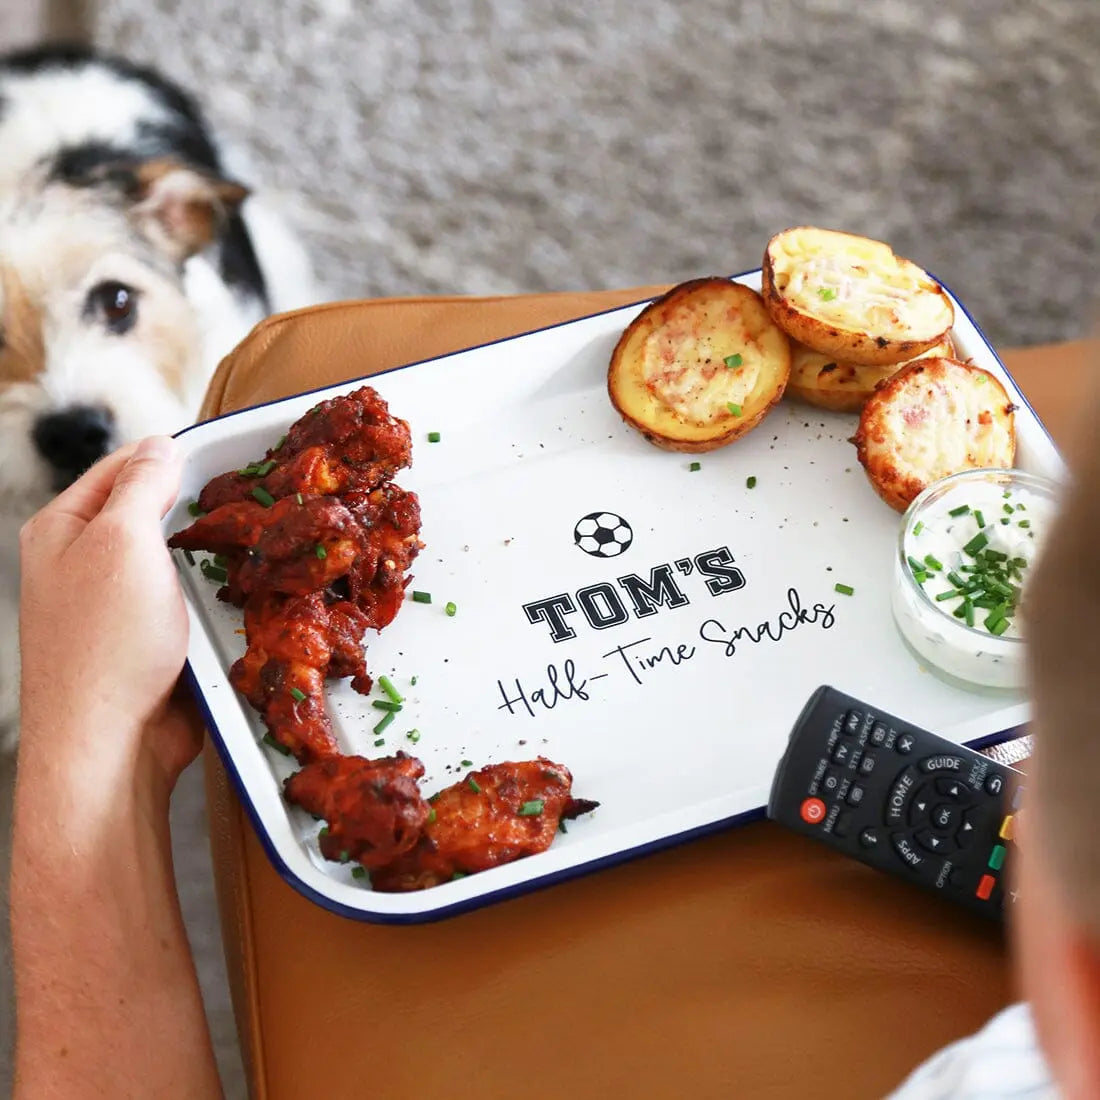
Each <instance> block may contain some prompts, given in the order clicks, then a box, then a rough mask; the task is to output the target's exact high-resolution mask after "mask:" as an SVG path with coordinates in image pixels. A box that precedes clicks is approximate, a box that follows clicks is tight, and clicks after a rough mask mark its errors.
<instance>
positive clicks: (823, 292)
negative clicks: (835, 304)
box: [817, 286, 836, 302]
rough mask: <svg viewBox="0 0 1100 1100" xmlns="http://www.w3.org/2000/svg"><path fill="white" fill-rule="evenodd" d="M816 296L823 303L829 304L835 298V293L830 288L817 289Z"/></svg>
mask: <svg viewBox="0 0 1100 1100" xmlns="http://www.w3.org/2000/svg"><path fill="white" fill-rule="evenodd" d="M817 294H818V297H819V298H820V299H821V300H822V301H823V302H831V301H832V300H833V299H834V298H835V297H836V291H835V290H833V288H832V287H831V286H822V287H818V288H817Z"/></svg>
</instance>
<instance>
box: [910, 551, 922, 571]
mask: <svg viewBox="0 0 1100 1100" xmlns="http://www.w3.org/2000/svg"><path fill="white" fill-rule="evenodd" d="M906 560H907V561H908V562H909V568H910V569H912V570H913V572H914V573H923V572H924V562H922V561H918V560H917V559H916V558H914V557H913V555H912V554H910V555H909V557H908V558H907V559H906Z"/></svg>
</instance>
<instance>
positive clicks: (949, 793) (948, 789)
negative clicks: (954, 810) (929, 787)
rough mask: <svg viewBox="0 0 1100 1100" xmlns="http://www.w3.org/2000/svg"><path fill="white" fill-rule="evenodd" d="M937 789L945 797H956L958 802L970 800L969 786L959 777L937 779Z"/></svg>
mask: <svg viewBox="0 0 1100 1100" xmlns="http://www.w3.org/2000/svg"><path fill="white" fill-rule="evenodd" d="M936 790H937V791H939V792H940V794H942V795H944V796H945V797H947V798H952V799H954V800H955V801H956V802H969V801H970V799H969V798H968V797H967V792H968V790H969V788H968V787H967V785H966V784H965V783H960V782H959V780H957V779H937V780H936Z"/></svg>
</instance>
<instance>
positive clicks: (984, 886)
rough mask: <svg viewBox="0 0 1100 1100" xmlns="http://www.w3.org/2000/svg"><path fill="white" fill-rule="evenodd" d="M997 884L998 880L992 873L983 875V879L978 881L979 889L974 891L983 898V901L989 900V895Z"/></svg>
mask: <svg viewBox="0 0 1100 1100" xmlns="http://www.w3.org/2000/svg"><path fill="white" fill-rule="evenodd" d="M996 885H997V880H996V879H995V878H994V877H993V876H992V875H982V877H981V880H980V881H979V883H978V889H977V890H975V891H974V893H975V894H977V895H978V897H980V898H981V899H982V901H989V895H990V894H992V893H993V887H994V886H996Z"/></svg>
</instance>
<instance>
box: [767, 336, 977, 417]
mask: <svg viewBox="0 0 1100 1100" xmlns="http://www.w3.org/2000/svg"><path fill="white" fill-rule="evenodd" d="M942 358H946V359H953V358H955V345H954V344H953V343H952V341H951V337H950V335H948V336H945V337H944V338H943V339H942V340H941V341H940V342H939V343H938V344H936V346H935V347H934V348H932V349H931V350H929V351H926V352H925V353H924V354H923V355H918V356H917V359H942ZM911 362H912V360H911ZM904 365H905V364H904V363H902V364H890V365H889V366H886V367H867V366H863V365H861V364H859V363H838V362H837V361H836V360H835V359H833V358H832V357H831V356H829V355H826V354H825V353H824V352H820V351H814V350H813V348H808V347H806V345H805V344H797V343H794V342H793V341H792V343H791V379H790V381H789V382H788V383H787V396H788V397H792V398H794V399H795V400H797V401H803V402H805V403H806V404H807V405H814V406H816V407H817V408H819V409H829V410H831V411H832V412H842V413H848V412H859V411H860V409H862V408H863V406H864V405H865V404H866V403H867V402H868V401H869V400H870V398H871V396H872V394H874V392H875V390H877V389H878V388H879V386H881V385H883V384H884V383H885V382H886V381H887V380H889V379H890V378H892V377H893V376H894V375H895V374H896V373H897V372H898V371H899V370H900V369H901V367H902V366H904Z"/></svg>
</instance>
